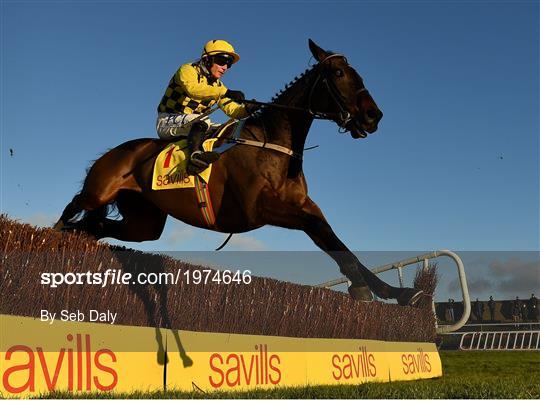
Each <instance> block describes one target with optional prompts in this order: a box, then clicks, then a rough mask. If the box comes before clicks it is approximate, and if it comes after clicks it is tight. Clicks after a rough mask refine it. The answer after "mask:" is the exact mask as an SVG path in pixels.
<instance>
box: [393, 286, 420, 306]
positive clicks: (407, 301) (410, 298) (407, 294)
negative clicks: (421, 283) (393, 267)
mask: <svg viewBox="0 0 540 401" xmlns="http://www.w3.org/2000/svg"><path fill="white" fill-rule="evenodd" d="M423 293H424V291H422V290H418V289H416V288H403V290H402V291H401V293H400V294H399V296H398V297H397V302H398V304H399V305H401V306H414V305H416V303H417V302H418V301H419V300H420V297H421V296H422V294H423Z"/></svg>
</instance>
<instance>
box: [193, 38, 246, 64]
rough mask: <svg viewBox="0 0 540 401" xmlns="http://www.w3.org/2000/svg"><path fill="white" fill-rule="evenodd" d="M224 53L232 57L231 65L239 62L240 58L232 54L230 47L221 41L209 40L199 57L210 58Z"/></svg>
mask: <svg viewBox="0 0 540 401" xmlns="http://www.w3.org/2000/svg"><path fill="white" fill-rule="evenodd" d="M220 53H226V54H229V55H231V56H232V58H233V64H234V63H236V62H237V61H238V60H240V56H239V55H238V54H236V53H235V52H234V47H232V45H231V44H230V43H229V42H227V41H225V40H221V39H215V40H211V41H209V42H207V43H206V45H204V49H203V52H202V54H201V57H207V56H212V55H214V54H220Z"/></svg>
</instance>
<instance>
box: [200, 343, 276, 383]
mask: <svg viewBox="0 0 540 401" xmlns="http://www.w3.org/2000/svg"><path fill="white" fill-rule="evenodd" d="M255 351H258V353H256V354H255V355H253V354H251V355H249V356H248V355H243V354H238V353H214V354H212V355H210V359H209V361H208V362H209V364H210V369H212V371H213V372H214V373H212V375H211V376H208V380H209V382H210V385H211V386H212V387H214V388H220V387H237V386H242V385H250V384H252V385H264V384H274V385H275V384H278V383H279V382H280V381H281V369H280V364H281V359H280V357H279V355H278V354H275V353H269V352H268V345H266V344H259V345H256V346H255Z"/></svg>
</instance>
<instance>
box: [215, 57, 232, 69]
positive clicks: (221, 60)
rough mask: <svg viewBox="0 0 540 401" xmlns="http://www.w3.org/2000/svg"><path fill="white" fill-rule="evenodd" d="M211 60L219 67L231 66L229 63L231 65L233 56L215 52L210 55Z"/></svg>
mask: <svg viewBox="0 0 540 401" xmlns="http://www.w3.org/2000/svg"><path fill="white" fill-rule="evenodd" d="M212 62H213V63H214V64H217V65H219V66H221V67H223V66H225V65H226V66H227V68H231V65H233V62H234V58H233V57H232V56H229V55H228V54H216V55H215V56H212Z"/></svg>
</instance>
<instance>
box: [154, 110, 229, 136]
mask: <svg viewBox="0 0 540 401" xmlns="http://www.w3.org/2000/svg"><path fill="white" fill-rule="evenodd" d="M197 117H200V114H174V113H173V114H171V113H158V117H157V121H156V131H157V133H158V135H159V137H160V138H161V139H173V138H176V137H182V136H187V135H188V134H189V130H190V129H191V126H192V125H193V123H192V121H193V120H194V119H196V118H197ZM200 121H204V122H205V123H207V124H208V125H209V127H210V128H215V127H216V126H219V125H220V124H215V123H213V122H212V121H210V119H209V118H208V116H205V117H203V118H201V119H200Z"/></svg>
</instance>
